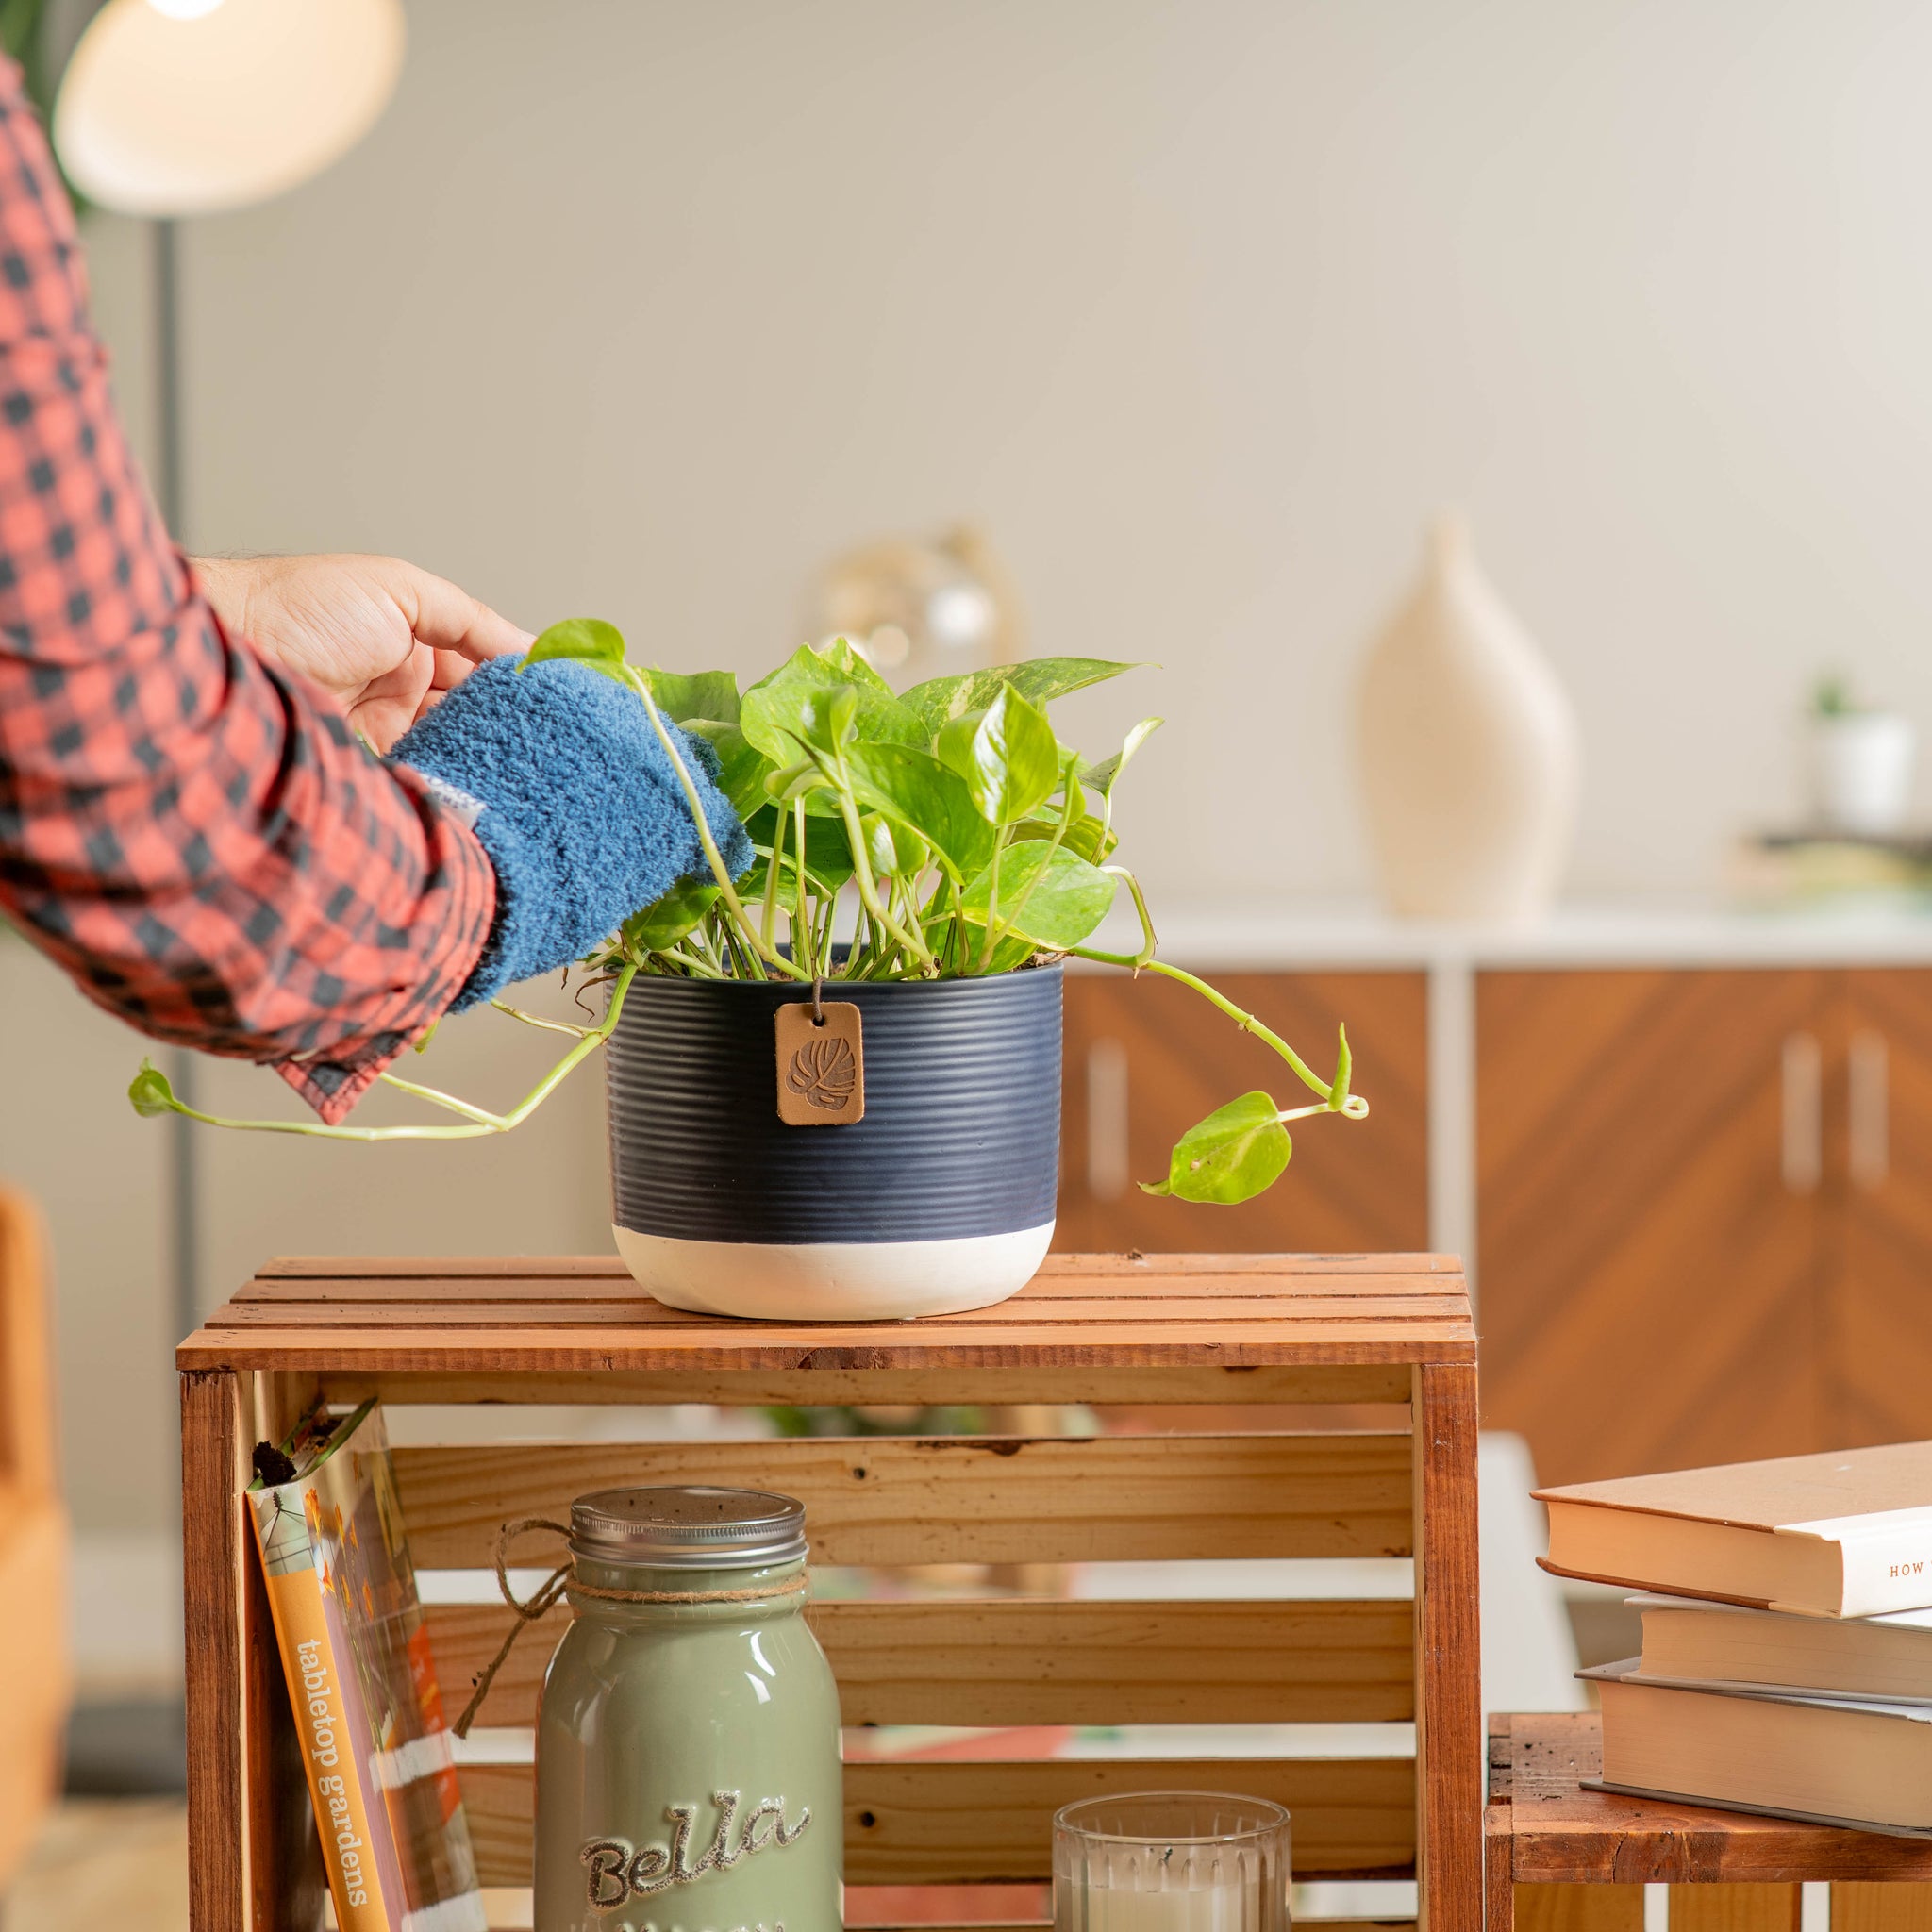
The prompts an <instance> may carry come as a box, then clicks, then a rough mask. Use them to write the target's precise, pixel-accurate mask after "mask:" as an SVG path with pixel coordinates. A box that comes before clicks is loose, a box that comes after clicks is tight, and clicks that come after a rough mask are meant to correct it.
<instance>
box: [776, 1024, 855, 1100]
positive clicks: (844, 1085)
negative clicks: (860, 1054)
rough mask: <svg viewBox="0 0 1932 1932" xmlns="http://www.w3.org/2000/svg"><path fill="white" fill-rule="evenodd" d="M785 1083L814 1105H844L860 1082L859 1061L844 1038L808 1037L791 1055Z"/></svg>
mask: <svg viewBox="0 0 1932 1932" xmlns="http://www.w3.org/2000/svg"><path fill="white" fill-rule="evenodd" d="M785 1084H786V1085H787V1086H788V1087H789V1088H791V1091H792V1092H794V1093H802V1094H804V1095H805V1097H806V1099H807V1100H808V1102H809V1103H810V1104H811V1105H812V1106H813V1107H824V1108H841V1107H843V1106H844V1105H845V1104H846V1102H847V1101H849V1100H850V1099H851V1098H852V1090H853V1088H855V1087H856V1086H858V1061H857V1060H856V1059H854V1058H853V1057H852V1049H851V1048H850V1047H849V1046H847V1045H846V1044H845V1042H844V1041H842V1040H808V1041H806V1043H805V1044H804V1045H803V1046H801V1047H800V1048H799V1049H798V1051H797V1052H796V1053H795V1054H793V1055H792V1056H791V1072H790V1073H788V1074H786V1075H785Z"/></svg>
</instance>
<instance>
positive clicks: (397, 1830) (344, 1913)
mask: <svg viewBox="0 0 1932 1932" xmlns="http://www.w3.org/2000/svg"><path fill="white" fill-rule="evenodd" d="M255 1459H256V1470H257V1475H256V1480H255V1481H254V1482H253V1483H251V1484H250V1485H249V1489H248V1502H249V1506H250V1515H251V1517H252V1518H253V1520H254V1523H255V1535H256V1541H257V1543H258V1546H259V1547H260V1550H261V1566H262V1570H263V1573H264V1574H265V1575H266V1577H267V1580H268V1599H269V1607H270V1610H271V1612H272V1613H273V1615H274V1618H275V1641H276V1643H277V1646H278V1647H279V1649H280V1651H281V1656H282V1671H283V1674H284V1675H285V1676H286V1677H287V1679H288V1685H289V1699H290V1702H291V1705H292V1706H293V1707H294V1714H295V1724H296V1728H297V1730H298V1731H299V1733H300V1735H301V1739H302V1761H303V1767H304V1769H305V1771H306V1772H307V1774H308V1793H309V1796H310V1798H311V1799H312V1800H313V1801H314V1805H315V1817H316V1822H317V1825H318V1828H319V1830H320V1833H321V1839H322V1851H323V1861H324V1864H325V1867H326V1869H327V1873H328V1886H329V1894H330V1896H331V1898H332V1899H333V1900H334V1903H335V1915H336V1924H337V1925H338V1926H339V1927H341V1932H395V1928H401V1932H486V1924H487V1921H486V1919H485V1916H484V1909H483V1899H482V1895H481V1893H480V1892H479V1891H478V1890H477V1889H476V1865H475V1857H474V1855H473V1853H472V1850H471V1846H470V1829H469V1824H468V1823H467V1821H466V1820H465V1818H464V1816H463V1807H462V1798H461V1795H460V1793H459V1791H458V1787H457V1774H456V1763H455V1758H454V1757H453V1754H452V1752H451V1748H450V1740H449V1733H448V1731H447V1730H446V1729H445V1728H444V1725H443V1720H442V1700H441V1694H440V1692H439V1691H438V1688H437V1682H436V1667H435V1663H434V1660H433V1659H432V1657H431V1656H430V1651H429V1635H428V1632H427V1630H426V1629H425V1627H424V1623H423V1609H422V1605H421V1604H420V1602H419V1601H418V1599H417V1594H416V1573H415V1569H414V1567H413V1565H412V1564H411V1562H410V1560H409V1545H408V1539H407V1537H406V1536H405V1534H404V1530H403V1513H402V1507H401V1504H400V1502H399V1501H398V1499H397V1495H396V1486H395V1474H394V1471H393V1469H392V1468H391V1462H390V1453H389V1439H388V1436H387V1433H386V1432H385V1430H384V1428H383V1423H382V1415H381V1412H380V1411H379V1410H378V1409H377V1407H376V1405H375V1402H373V1401H371V1402H365V1403H364V1404H363V1405H362V1407H360V1408H358V1409H357V1410H356V1412H355V1413H354V1414H353V1415H349V1416H338V1417H330V1416H328V1415H326V1414H325V1413H324V1412H323V1411H322V1410H320V1409H318V1410H315V1411H314V1412H312V1413H311V1414H309V1415H308V1416H306V1417H305V1418H304V1419H303V1421H302V1422H301V1423H300V1424H298V1425H297V1426H296V1428H295V1430H294V1432H293V1434H292V1435H291V1436H290V1438H289V1440H288V1441H286V1442H284V1443H283V1444H282V1445H281V1446H280V1448H279V1449H277V1448H275V1447H272V1446H271V1445H269V1444H267V1443H263V1444H262V1445H261V1446H260V1447H259V1448H258V1449H257V1451H256V1458H255Z"/></svg>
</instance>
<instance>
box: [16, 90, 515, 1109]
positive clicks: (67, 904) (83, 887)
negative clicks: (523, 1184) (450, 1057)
mask: <svg viewBox="0 0 1932 1932" xmlns="http://www.w3.org/2000/svg"><path fill="white" fill-rule="evenodd" d="M494 900H495V880H494V874H492V872H491V866H490V861H489V859H488V858H486V857H485V855H484V852H483V849H482V847H481V846H480V845H479V844H478V843H477V842H476V841H475V837H474V836H473V835H472V834H471V833H470V832H469V831H468V830H467V829H466V828H465V827H463V826H462V825H460V824H458V823H457V822H456V821H455V820H454V819H453V818H451V817H450V816H449V815H448V814H447V813H445V812H443V811H441V809H440V808H438V807H437V806H436V805H435V804H434V802H433V801H432V800H430V799H429V798H428V797H427V796H426V795H425V793H424V792H423V791H422V790H421V789H420V788H419V787H418V785H417V784H416V783H415V782H414V780H413V778H412V777H411V776H410V775H408V774H398V773H396V772H394V771H392V770H391V769H389V768H387V767H385V766H383V765H382V764H380V763H379V762H377V760H376V759H375V758H372V757H371V756H370V755H369V754H368V753H367V752H366V751H365V750H364V749H363V748H362V746H361V745H360V744H359V743H358V741H357V740H356V738H355V736H354V734H353V733H352V732H351V731H350V729H349V727H348V725H347V724H346V723H345V722H344V721H343V720H342V719H341V718H340V717H338V716H337V715H335V714H334V713H333V712H332V711H330V710H328V709H327V708H326V705H325V701H324V700H322V699H321V698H320V697H319V696H315V697H311V695H310V694H309V692H308V691H307V689H306V688H305V687H303V686H302V685H301V684H300V683H299V681H297V680H294V679H291V678H290V677H288V676H286V675H281V674H279V673H277V672H275V670H273V669H271V668H270V667H269V666H268V665H266V664H265V663H264V662H263V661H262V660H261V659H260V658H258V657H257V656H256V655H255V653H254V652H253V651H251V650H250V649H249V648H248V647H247V646H246V644H245V643H242V642H238V641H235V640H233V639H230V638H228V637H225V635H224V634H223V631H222V628H221V626H220V625H219V624H218V623H217V622H216V619H215V617H214V614H213V612H212V611H211V610H210V609H209V608H208V605H207V604H206V603H205V602H204V601H203V600H202V599H201V597H200V596H199V595H198V594H197V592H196V591H195V589H194V586H193V584H192V580H191V578H190V576H189V574H188V572H187V570H186V568H185V566H184V564H183V562H182V559H181V558H180V557H179V555H178V554H177V553H176V552H175V549H174V547H173V545H172V543H171V542H170V541H169V539H168V536H167V533H166V532H165V531H164V530H163V529H162V527H161V525H160V522H159V519H158V517H157V516H156V514H155V511H154V509H153V507H152V505H151V503H150V501H149V497H148V493H147V490H146V486H145V484H144V483H143V481H142V476H141V474H140V472H139V470H138V469H137V468H136V466H135V463H134V461H133V459H132V458H131V457H130V455H129V453H128V449H127V445H126V441H125V437H124V436H123V434H122V431H121V427H120V425H119V423H118V422H117V421H116V420H115V415H114V409H113V405H112V403H111V401H110V400H109V396H108V376H107V364H106V358H105V357H104V355H103V352H102V349H101V345H100V343H99V342H98V341H97V340H96V339H95V337H94V334H93V331H92V325H91V324H90V322H89V319H88V313H87V293H86V286H85V279H84V276H83V273H82V267H81V262H80V257H79V253H78V248H77V244H76V241H75V228H74V220H73V216H72V214H71V213H70V211H69V209H68V206H67V202H66V199H65V197H64V195H63V194H62V192H61V190H60V186H59V182H58V178H57V176H56V175H55V172H54V167H53V163H52V159H51V158H50V156H49V154H48V150H47V145H46V142H45V139H44V137H43V135H42V130H41V125H40V123H39V121H38V119H37V118H36V117H35V115H34V113H33V110H32V109H31V108H29V107H28V106H27V105H26V103H25V99H24V97H23V94H22V92H21V86H20V75H19V71H18V69H17V68H15V67H14V66H13V64H12V63H11V62H10V61H0V911H5V912H6V913H8V914H9V915H10V916H11V917H12V919H13V920H14V921H15V923H16V924H19V925H20V926H21V928H22V929H23V930H24V931H25V933H26V935H27V936H28V937H29V938H30V939H32V940H33V941H35V942H36V943H38V944H39V945H40V946H42V948H43V949H44V950H45V951H46V952H47V953H48V954H49V955H51V956H52V958H55V959H56V960H57V961H58V962H59V964H60V965H61V966H63V967H64V968H65V969H66V970H67V972H68V973H70V974H72V975H73V976H74V978H75V980H77V981H78V982H79V984H80V985H81V987H82V988H83V989H84V990H85V991H87V992H88V993H89V995H90V996H91V997H92V998H93V999H95V1000H96V1001H98V1002H99V1003H100V1004H101V1005H102V1006H104V1007H106V1008H108V1009H109V1010H110V1011H112V1012H115V1013H118V1014H119V1015H120V1016H121V1017H122V1018H124V1019H125V1020H127V1021H129V1022H131V1023H132V1024H134V1025H136V1026H138V1027H140V1028H141V1029H142V1031H143V1032H145V1033H150V1034H152V1035H154V1036H155V1037H156V1038H157V1039H159V1040H166V1041H175V1042H178V1043H180V1044H182V1045H186V1046H193V1047H200V1048H203V1049H205V1050H207V1051H208V1052H210V1053H218V1054H230V1055H236V1056H240V1057H242V1058H251V1059H257V1060H265V1061H269V1062H272V1063H274V1064H275V1066H276V1068H277V1070H278V1071H279V1072H281V1074H283V1075H284V1077H285V1078H287V1079H288V1080H289V1081H290V1082H291V1085H293V1086H294V1087H295V1089H296V1090H297V1091H299V1092H300V1093H302V1094H303V1096H304V1097H305V1098H306V1099H308V1101H309V1102H310V1103H311V1104H312V1105H313V1106H314V1107H315V1108H316V1109H317V1110H318V1111H319V1112H320V1113H321V1114H322V1115H323V1117H324V1119H325V1120H330V1121H334V1120H339V1119H340V1118H341V1116H342V1115H343V1114H345V1113H346V1112H347V1111H348V1110H349V1108H351V1107H352V1106H354V1104H355V1102H356V1100H357V1099H358V1097H359V1096H360V1094H361V1093H362V1091H363V1090H364V1089H365V1088H366V1087H367V1086H368V1085H369V1083H370V1082H371V1081H372V1080H373V1079H375V1075H376V1074H377V1073H378V1072H379V1071H380V1070H381V1068H382V1067H383V1066H384V1065H386V1064H387V1063H388V1062H389V1060H391V1058H394V1057H395V1055H396V1054H397V1053H399V1052H400V1051H401V1050H402V1049H403V1047H404V1046H406V1045H407V1044H408V1041H410V1040H411V1039H412V1038H414V1037H415V1036H416V1035H417V1034H418V1033H419V1032H420V1031H421V1030H422V1028H423V1027H424V1026H425V1025H426V1024H428V1023H429V1022H430V1021H431V1020H433V1019H434V1018H435V1017H436V1016H437V1015H438V1014H440V1013H441V1011H442V1010H443V1009H444V1008H446V1007H447V1006H448V1005H449V1004H450V1002H451V1001H452V1000H453V999H454V998H455V997H456V995H457V993H458V991H459V990H460V988H461V986H462V984H463V982H464V980H465V979H466V978H467V977H468V976H469V974H470V970H471V968H472V967H473V966H474V965H475V962H476V958H477V956H478V954H479V953H480V952H481V950H482V947H483V942H484V941H485V939H486V937H487V936H488V933H489V929H490V922H491V913H492V910H493V907H494Z"/></svg>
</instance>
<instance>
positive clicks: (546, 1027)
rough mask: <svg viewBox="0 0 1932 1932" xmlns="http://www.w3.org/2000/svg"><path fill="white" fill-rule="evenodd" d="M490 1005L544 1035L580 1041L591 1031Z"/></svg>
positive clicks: (500, 1002) (501, 1004)
mask: <svg viewBox="0 0 1932 1932" xmlns="http://www.w3.org/2000/svg"><path fill="white" fill-rule="evenodd" d="M490 1004H491V1006H492V1007H494V1008H496V1010H497V1011H498V1012H499V1013H508V1015H509V1016H510V1018H511V1019H512V1020H521V1021H522V1022H523V1023H524V1024H525V1026H541V1028H542V1029H543V1031H544V1032H545V1033H571V1034H575V1036H576V1038H577V1039H579V1040H581V1039H582V1038H583V1037H584V1035H585V1034H587V1033H588V1032H589V1031H590V1030H591V1029H590V1028H589V1027H588V1026H573V1025H572V1024H571V1023H570V1022H569V1021H568V1020H545V1019H542V1018H541V1017H540V1016H539V1015H538V1014H536V1013H526V1012H525V1011H524V1009H523V1008H521V1007H513V1006H511V1005H510V1004H509V1002H508V1000H491V1002H490ZM395 1084H399V1083H396V1082H391V1085H395Z"/></svg>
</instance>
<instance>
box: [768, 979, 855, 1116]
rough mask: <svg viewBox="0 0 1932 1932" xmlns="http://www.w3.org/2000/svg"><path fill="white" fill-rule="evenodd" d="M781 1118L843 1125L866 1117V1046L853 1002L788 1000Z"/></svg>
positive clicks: (781, 1052) (780, 1034) (780, 1016)
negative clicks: (815, 1005)
mask: <svg viewBox="0 0 1932 1932" xmlns="http://www.w3.org/2000/svg"><path fill="white" fill-rule="evenodd" d="M777 1049H778V1118H779V1119H780V1120H781V1121H783V1122H784V1123H785V1124H786V1125H787V1126H791V1127H843V1126H849V1125H850V1124H852V1123H853V1122H854V1121H858V1120H863V1119H864V1118H865V1042H864V1039H863V1037H862V1034H861V1031H860V1027H859V1018H858V1007H857V1006H856V1005H855V1004H853V1003H852V1002H851V1001H849V1000H825V1001H823V1002H821V1003H820V1005H819V1006H818V1007H817V1008H816V1009H814V1008H813V1006H812V1003H811V1002H810V1001H809V1000H788V1001H786V1003H785V1004H784V1005H783V1006H782V1007H780V1008H778V1013H777Z"/></svg>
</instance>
